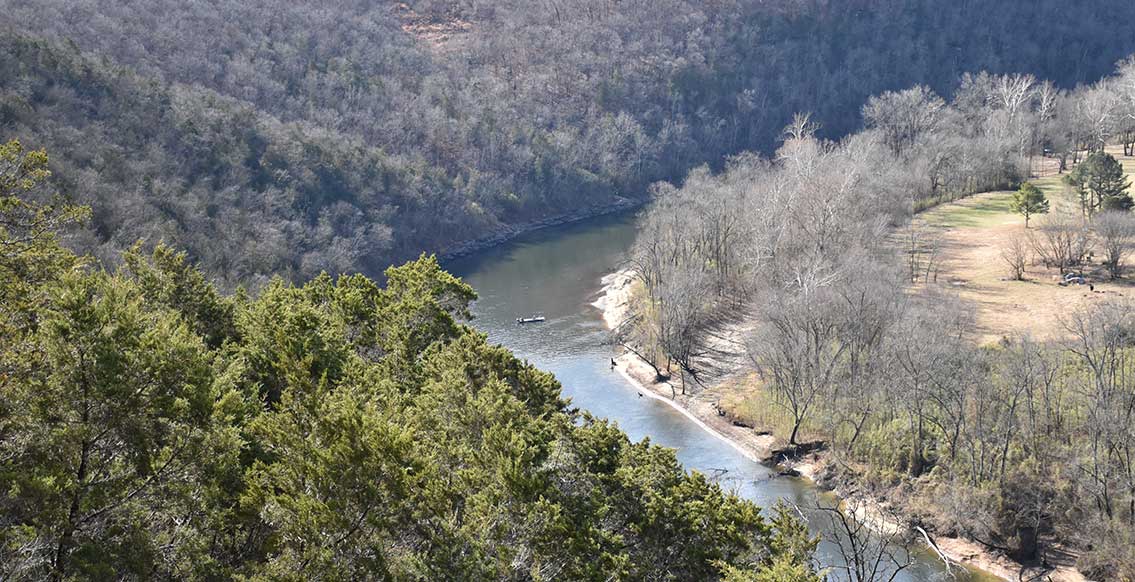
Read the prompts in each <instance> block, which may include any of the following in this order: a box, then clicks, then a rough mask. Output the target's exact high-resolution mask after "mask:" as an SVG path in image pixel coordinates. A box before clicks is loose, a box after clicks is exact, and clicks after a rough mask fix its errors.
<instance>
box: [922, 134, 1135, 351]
mask: <svg viewBox="0 0 1135 582" xmlns="http://www.w3.org/2000/svg"><path fill="white" fill-rule="evenodd" d="M1110 153H1112V155H1115V156H1116V158H1118V159H1120V160H1121V162H1122V163H1123V165H1124V168H1125V169H1126V170H1127V172H1128V174H1129V175H1132V174H1135V158H1131V157H1122V155H1121V154H1122V151H1115V150H1111V151H1110ZM1062 180H1063V175H1052V176H1046V177H1044V178H1038V179H1035V180H1033V183H1034V184H1036V185H1037V187H1039V188H1040V189H1041V191H1043V192H1044V193H1045V195H1046V196H1047V197H1048V199H1049V201H1050V203H1051V205H1052V211H1051V212H1050V214H1049V215H1048V216H1047V217H1046V216H1038V217H1034V218H1033V221H1032V225H1034V227H1035V225H1040V224H1043V223H1044V221H1045V220H1046V219H1047V218H1050V217H1054V216H1058V215H1062V214H1063V215H1074V216H1079V213H1080V209H1079V204H1078V201H1077V200H1076V199H1075V197H1074V195H1073V194H1072V193H1071V192H1070V191H1069V190H1068V189H1067V188H1066V187H1065V186H1064V183H1063V181H1062ZM1012 195H1013V194H1012V192H988V193H985V194H978V195H976V196H972V197H969V198H967V199H964V200H959V201H957V202H952V203H949V204H944V205H942V206H939V207H937V208H934V209H931V210H928V211H926V212H923V213H922V214H920V215H919V216H918V218H917V222H918V223H919V224H920V225H921V226H924V227H926V228H928V229H930V231H931V232H932V233H933V234H934V238H935V239H936V241H937V248H938V251H937V252H938V256H937V258H936V263H937V264H936V267H937V268H936V271H935V272H936V277H934V278H933V279H932V280H931V281H930V282H929V283H923V284H926V285H939V286H943V287H947V288H949V289H951V290H952V291H955V292H956V293H957V294H958V295H960V296H961V297H962V298H963V299H966V300H969V301H970V302H971V303H973V305H974V306H975V307H976V329H975V332H976V335H977V336H978V338H977V339H978V341H979V342H982V343H986V342H992V341H996V340H998V339H1000V338H1001V337H1003V336H1007V335H1015V334H1024V333H1027V334H1030V335H1032V336H1034V337H1036V338H1039V339H1053V338H1056V337H1060V336H1062V335H1063V333H1064V324H1063V321H1062V318H1063V317H1064V315H1065V314H1067V313H1069V312H1071V311H1072V310H1075V309H1078V308H1080V307H1082V306H1084V305H1086V304H1087V303H1089V302H1091V301H1100V300H1103V299H1104V298H1106V297H1108V296H1112V297H1114V296H1124V295H1132V291H1135V288H1133V284H1132V283H1131V282H1130V281H1129V280H1121V281H1110V280H1108V279H1107V278H1106V277H1105V276H1104V275H1103V274H1102V269H1098V268H1095V269H1089V280H1091V282H1092V283H1093V284H1094V286H1095V291H1094V292H1092V291H1090V290H1089V289H1087V288H1085V287H1078V286H1070V287H1061V286H1059V285H1057V281H1058V280H1059V273H1058V272H1056V270H1055V269H1045V268H1044V267H1043V266H1042V265H1029V268H1028V269H1027V272H1026V273H1025V278H1026V280H1025V281H1013V280H1011V279H1010V278H1009V277H1008V267H1007V265H1006V263H1005V262H1004V260H1003V259H1002V257H1001V252H1002V249H1003V248H1004V246H1005V244H1006V242H1007V241H1009V240H1011V239H1012V238H1013V237H1016V236H1028V234H1029V231H1027V230H1026V229H1025V226H1024V218H1023V217H1021V216H1020V215H1018V214H1015V213H1014V212H1013V211H1012V210H1011V209H1010V201H1011V200H1012ZM1131 277H1132V276H1131V275H1128V279H1130V278H1131Z"/></svg>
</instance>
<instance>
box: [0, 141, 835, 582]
mask: <svg viewBox="0 0 1135 582" xmlns="http://www.w3.org/2000/svg"><path fill="white" fill-rule="evenodd" d="M5 148H6V149H4V150H3V153H4V162H5V165H4V166H3V168H4V170H3V171H2V172H0V185H3V188H4V191H3V192H0V194H2V195H3V196H4V198H2V200H3V201H4V205H3V209H2V211H0V225H4V226H0V243H3V244H0V248H3V249H15V250H14V251H8V250H6V251H5V254H3V255H2V256H0V260H2V262H0V298H2V299H3V300H2V301H0V325H2V326H3V332H4V338H5V341H4V342H3V343H2V344H0V577H3V578H4V579H11V580H42V579H55V580H92V579H97V580H112V579H114V580H117V579H187V580H226V579H243V580H309V579H315V578H319V579H330V580H358V579H388V580H427V579H428V580H552V579H561V580H611V579H622V580H642V579H653V580H713V579H720V578H722V577H727V578H728V579H747V578H737V577H738V576H750V575H753V576H758V577H757V578H756V579H758V580H792V581H799V582H809V581H812V580H815V579H816V578H815V574H814V573H813V571H812V567H811V561H812V558H811V556H812V551H813V550H814V548H815V543H816V542H815V540H814V539H812V538H810V537H809V536H808V534H807V531H806V529H805V528H804V527H803V525H802V524H800V522H799V521H797V520H796V519H794V518H792V516H791V515H790V514H788V513H787V512H785V511H780V512H778V513H776V514H775V516H774V517H773V518H772V519H768V518H765V517H763V516H762V515H761V513H760V512H759V510H758V508H757V507H756V506H754V505H753V504H752V503H749V502H747V501H744V500H742V499H739V498H738V497H736V496H735V495H733V494H731V493H728V492H725V491H723V490H722V489H721V487H720V486H718V485H717V484H715V483H713V482H711V481H710V480H708V479H707V478H706V477H705V476H704V475H701V474H697V473H693V474H690V473H686V472H685V471H684V470H683V468H682V467H681V465H680V464H679V463H678V461H677V459H676V458H675V456H674V453H673V451H671V450H668V449H664V448H661V447H658V446H655V445H653V444H651V443H650V442H649V441H643V442H638V443H634V442H631V441H630V440H628V438H627V436H626V435H625V434H624V433H622V432H621V431H620V430H619V429H618V428H617V427H615V426H613V425H611V424H610V423H608V422H606V421H601V420H597V419H594V418H591V417H590V416H587V415H583V414H580V413H578V412H574V411H572V410H571V409H570V408H569V406H568V403H567V402H566V401H565V399H564V398H563V397H562V396H561V395H560V386H559V384H558V383H557V382H556V380H555V378H553V377H552V376H551V375H550V374H547V373H545V372H541V371H539V370H537V369H535V368H533V367H532V366H531V365H529V364H527V363H525V362H521V361H519V360H517V359H516V358H515V357H514V356H512V354H510V353H509V352H508V351H507V350H505V349H504V348H502V347H500V346H494V345H491V344H490V343H489V342H488V341H487V339H486V337H485V336H484V335H483V334H480V333H478V332H476V331H474V330H473V329H472V328H470V327H468V326H467V325H465V324H464V321H465V320H466V319H468V317H469V312H468V306H469V303H470V301H471V300H472V299H473V298H474V297H475V295H474V293H473V290H472V289H471V288H470V287H469V286H467V285H466V284H464V283H463V282H461V281H460V280H459V279H457V278H455V277H453V276H452V275H449V274H448V273H446V272H444V271H443V270H441V268H440V267H439V266H438V263H437V261H436V260H435V259H434V258H432V257H425V256H423V257H422V258H420V259H418V260H417V261H414V262H411V263H407V264H405V265H403V266H401V267H393V268H391V269H389V270H388V271H387V272H386V281H387V282H386V285H385V287H379V286H378V285H376V284H375V283H374V282H372V281H371V280H369V279H367V278H365V277H362V276H344V277H340V278H339V279H337V280H336V279H332V278H331V277H328V276H321V277H317V278H316V279H314V280H312V281H311V282H309V283H307V284H305V285H302V286H297V285H293V284H290V283H286V282H284V281H282V280H275V281H273V282H271V283H270V284H268V285H267V286H265V288H264V289H263V290H262V291H261V292H260V293H259V294H258V295H256V296H254V297H251V296H248V295H247V294H244V293H242V292H238V293H237V294H235V295H225V294H222V293H219V292H217V291H216V290H215V289H214V288H213V286H212V285H211V284H210V283H209V282H208V281H207V280H206V279H205V278H204V277H203V276H202V275H201V274H200V273H199V272H198V271H197V270H196V269H195V268H193V267H192V266H190V265H189V264H188V262H187V261H186V258H185V255H184V254H181V253H178V252H175V251H173V250H171V249H170V248H168V247H166V246H164V245H158V246H157V248H156V249H154V250H153V252H152V253H149V254H143V253H142V252H141V250H140V249H139V248H137V247H135V248H134V249H133V250H131V251H129V252H128V253H127V254H126V255H125V257H124V261H123V267H122V268H120V269H119V270H118V271H117V272H113V273H112V272H107V271H105V270H103V269H101V268H96V267H91V266H88V265H87V264H85V263H84V262H83V261H82V260H80V259H79V258H77V257H74V256H72V255H70V254H69V253H68V252H67V251H65V250H63V249H61V247H60V246H59V244H58V242H57V241H56V235H55V234H53V232H57V231H56V230H42V231H27V230H22V229H18V228H15V227H11V226H9V225H12V224H15V223H16V222H17V221H18V219H19V218H20V217H21V216H37V217H47V218H50V219H51V220H52V221H53V222H54V223H56V225H57V228H65V227H66V223H67V222H70V221H72V220H75V219H79V218H82V214H83V212H82V210H80V209H71V208H65V207H54V208H52V207H47V206H42V205H37V204H33V203H27V202H22V201H20V199H18V198H16V195H17V194H21V193H23V192H26V191H28V190H29V189H32V188H42V180H43V179H44V178H46V174H45V173H44V172H43V171H42V169H43V168H44V164H45V163H46V156H44V155H43V153H42V152H25V151H23V150H22V149H21V148H20V147H19V146H18V144H14V143H13V144H8V145H7V146H5ZM21 172H22V174H21ZM21 176H22V177H21ZM770 576H771V577H770Z"/></svg>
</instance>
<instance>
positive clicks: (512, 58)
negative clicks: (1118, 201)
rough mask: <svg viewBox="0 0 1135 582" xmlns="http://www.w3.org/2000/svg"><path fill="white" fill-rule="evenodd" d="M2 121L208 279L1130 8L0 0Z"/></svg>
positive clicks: (850, 99) (1, 127)
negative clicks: (184, 252)
mask: <svg viewBox="0 0 1135 582" xmlns="http://www.w3.org/2000/svg"><path fill="white" fill-rule="evenodd" d="M0 9H2V10H0V26H3V27H4V29H5V30H6V33H5V35H4V41H3V42H4V45H5V46H4V53H3V55H2V56H0V58H2V59H3V62H2V63H0V66H2V67H3V72H4V74H3V75H2V76H0V137H3V138H12V137H18V138H21V139H23V141H24V142H25V143H26V144H27V145H29V146H33V147H38V146H48V147H50V148H51V150H52V151H54V152H56V156H55V158H54V159H55V160H56V162H55V163H56V176H57V178H58V179H59V180H60V181H61V183H63V184H64V185H66V186H67V191H68V192H72V193H74V195H75V196H78V197H80V198H79V199H80V200H81V201H83V202H89V203H91V204H92V206H93V208H94V209H95V217H94V220H93V221H92V223H91V227H90V229H89V232H88V233H87V234H86V240H85V241H84V242H83V247H84V248H96V249H97V248H100V247H101V248H102V250H101V251H100V255H101V256H104V257H107V258H109V257H113V256H114V250H115V249H120V248H123V247H124V246H127V245H129V244H130V242H131V241H133V240H134V239H136V238H142V237H144V238H147V239H148V240H150V241H151V242H153V241H155V239H157V238H159V237H164V238H165V239H166V240H169V241H174V242H177V243H178V244H180V245H183V246H184V247H185V248H187V249H188V250H189V252H190V253H191V255H192V256H193V257H194V258H195V259H197V260H199V261H200V262H201V264H202V266H203V268H205V269H206V271H207V272H209V273H211V274H214V275H217V276H220V277H222V278H223V279H224V280H225V281H226V282H228V283H230V284H231V283H235V282H238V281H257V280H262V279H263V278H264V277H266V276H267V275H269V274H273V273H280V274H284V275H286V276H289V277H293V278H304V277H309V276H312V275H314V274H316V273H318V272H319V271H321V270H328V271H331V272H345V271H351V270H357V269H361V270H363V271H365V272H368V273H370V274H378V273H379V272H380V271H381V269H382V268H383V267H384V266H385V265H387V264H389V263H390V262H391V261H394V260H400V259H405V258H409V257H412V256H415V255H416V253H417V252H419V251H420V250H422V249H431V250H445V249H447V248H451V247H452V246H453V245H454V244H455V243H457V242H459V241H463V240H468V239H471V238H477V237H479V236H483V235H486V234H489V233H492V232H495V231H497V230H499V229H500V228H502V227H503V226H504V225H515V224H521V223H525V222H528V221H532V220H537V219H542V218H546V217H548V216H553V215H557V214H563V213H567V212H574V211H578V210H579V209H580V208H583V207H589V206H592V205H596V206H603V205H609V204H611V203H612V202H613V201H614V200H615V197H616V196H629V197H640V196H643V195H644V192H645V189H646V186H647V185H648V184H650V183H651V182H653V181H655V180H658V179H676V178H678V177H680V176H682V175H683V174H684V173H685V172H686V171H688V170H689V169H690V168H692V167H694V166H696V165H698V164H701V163H704V162H709V163H711V164H714V165H718V164H720V163H721V160H722V157H723V156H724V155H726V154H733V153H737V152H740V151H743V150H758V151H769V150H770V149H771V148H772V147H774V145H775V143H776V141H777V139H778V137H779V133H780V130H781V128H782V127H783V126H784V125H785V123H787V122H788V120H789V119H790V118H791V115H792V114H793V113H795V112H798V111H811V112H813V113H814V116H813V119H814V120H815V121H817V122H818V123H819V124H820V126H821V129H820V132H821V135H825V136H830V137H838V136H841V135H843V134H845V133H847V132H849V131H852V130H854V129H856V128H858V127H859V125H860V123H861V117H860V116H859V113H858V112H859V108H860V106H861V104H862V103H863V102H864V101H865V100H866V99H867V97H868V96H870V95H873V94H876V93H879V92H881V91H883V90H887V89H898V88H902V87H907V86H910V85H912V84H914V83H924V84H927V85H928V86H930V87H931V88H932V89H934V90H937V91H938V92H939V93H942V94H947V95H948V94H950V93H952V90H953V87H954V85H953V84H954V83H955V80H956V79H957V78H958V77H959V75H960V74H961V73H963V72H976V71H979V70H988V71H991V72H994V73H997V72H1026V73H1036V74H1038V75H1040V76H1042V77H1044V78H1048V79H1052V80H1053V81H1055V82H1056V83H1057V85H1058V86H1071V85H1073V84H1075V83H1077V82H1081V81H1090V80H1093V79H1096V78H1098V77H1100V76H1102V75H1103V74H1105V73H1106V72H1107V71H1108V70H1110V69H1111V67H1112V65H1113V63H1114V62H1115V61H1116V60H1117V59H1118V58H1119V57H1121V56H1122V55H1124V54H1126V53H1128V52H1130V48H1131V47H1130V46H1125V45H1126V44H1127V43H1128V37H1129V36H1130V34H1129V32H1130V31H1129V30H1127V26H1128V23H1130V22H1131V21H1133V20H1135V6H1132V4H1131V3H1130V2H1126V1H1124V0H1097V1H1094V2H1091V3H1089V4H1086V5H1082V6H1080V5H1078V6H1076V7H1075V9H1074V10H1072V8H1071V7H1069V6H1068V4H1067V2H1062V1H1057V0H1042V1H1023V0H1014V1H1006V2H996V3H978V2H952V3H941V2H934V1H931V0H874V1H858V2H852V1H847V2H787V1H785V2H771V3H770V2H756V1H739V0H727V1H722V2H713V3H702V2H683V1H677V0H675V1H670V2H664V3H658V2H617V3H616V2H592V1H587V0H580V1H567V2H550V3H537V4H532V3H510V2H503V3H501V2H496V3H480V2H446V1H432V2H427V1H423V2H413V3H409V4H397V3H392V2H391V3H387V2H381V3H372V2H340V3H336V5H335V7H334V8H329V7H327V6H326V5H325V4H323V3H318V2H284V1H256V2H251V1H231V0H230V1H218V2H204V1H196V2H181V1H173V0H163V1H158V2H138V1H127V2H122V1H113V0H84V1H79V2H73V1H63V0H4V1H2V2H0Z"/></svg>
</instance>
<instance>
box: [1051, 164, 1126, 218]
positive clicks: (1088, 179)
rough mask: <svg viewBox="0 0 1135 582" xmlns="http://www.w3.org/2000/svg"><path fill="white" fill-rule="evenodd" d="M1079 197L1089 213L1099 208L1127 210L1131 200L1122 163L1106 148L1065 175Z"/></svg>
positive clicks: (1082, 208) (1066, 180) (1081, 206)
mask: <svg viewBox="0 0 1135 582" xmlns="http://www.w3.org/2000/svg"><path fill="white" fill-rule="evenodd" d="M1064 180H1065V182H1066V183H1067V184H1068V185H1070V186H1071V187H1072V188H1073V189H1075V191H1076V193H1077V194H1078V195H1079V197H1080V208H1081V210H1082V211H1083V212H1084V214H1085V215H1087V216H1090V215H1092V214H1094V213H1096V212H1098V211H1100V210H1126V209H1129V208H1131V206H1132V200H1131V196H1130V194H1128V193H1127V189H1128V188H1129V187H1130V186H1131V182H1130V180H1128V179H1127V174H1126V173H1124V171H1123V165H1122V164H1120V163H1119V160H1116V159H1115V157H1114V156H1112V155H1111V154H1109V153H1107V152H1103V151H1097V152H1092V153H1091V154H1089V155H1088V157H1087V158H1086V159H1084V161H1083V162H1082V163H1081V164H1080V165H1079V166H1076V168H1075V169H1074V170H1073V171H1072V172H1071V173H1069V174H1068V175H1067V176H1065V178H1064Z"/></svg>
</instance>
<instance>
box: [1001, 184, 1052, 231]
mask: <svg viewBox="0 0 1135 582" xmlns="http://www.w3.org/2000/svg"><path fill="white" fill-rule="evenodd" d="M1009 207H1010V208H1011V209H1012V210H1013V212H1016V213H1017V214H1020V215H1021V216H1024V217H1025V228H1028V226H1029V219H1031V218H1032V217H1033V216H1035V215H1037V214H1048V210H1049V204H1048V198H1046V197H1045V196H1044V192H1041V191H1040V188H1037V187H1036V185H1035V184H1033V183H1032V182H1024V183H1023V184H1021V187H1020V188H1018V189H1017V191H1016V192H1014V193H1013V200H1012V201H1010V203H1009Z"/></svg>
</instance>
